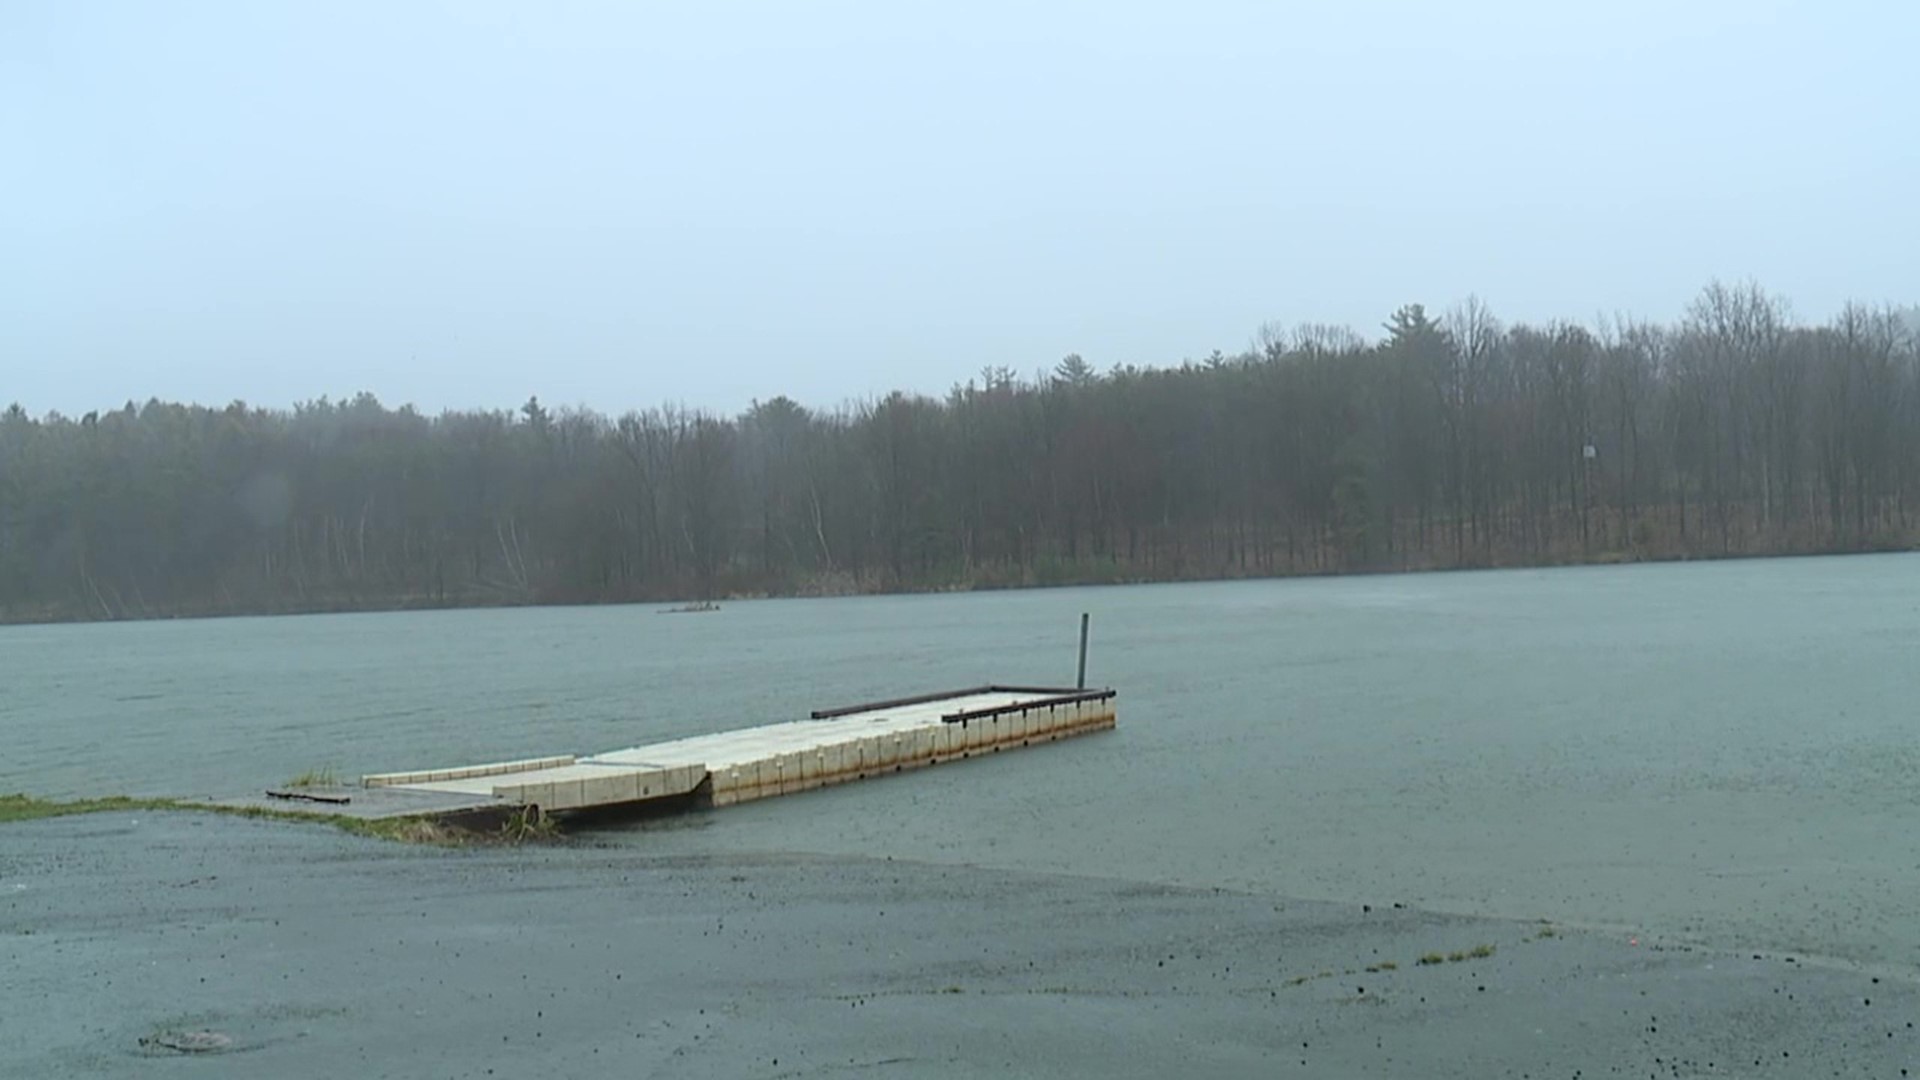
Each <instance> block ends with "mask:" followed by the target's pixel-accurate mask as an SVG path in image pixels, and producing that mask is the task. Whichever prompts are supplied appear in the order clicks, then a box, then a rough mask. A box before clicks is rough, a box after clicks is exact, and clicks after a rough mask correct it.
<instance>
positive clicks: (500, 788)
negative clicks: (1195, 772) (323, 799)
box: [361, 686, 1117, 813]
mask: <svg viewBox="0 0 1920 1080" xmlns="http://www.w3.org/2000/svg"><path fill="white" fill-rule="evenodd" d="M1116 719H1117V708H1116V700H1115V694H1114V692H1113V691H1112V690H1082V689H1073V690H1062V689H1053V688H1046V687H1018V686H981V687H974V688H971V689H967V690H958V691H951V692H947V693H938V694H925V695H921V696H918V697H911V698H900V699H897V700H893V701H881V702H872V703H869V704H864V705H854V706H849V707H846V708H839V709H822V710H817V711H815V712H814V713H813V714H812V715H811V716H810V717H809V718H807V719H805V720H793V721H789V722H786V723H778V724H769V725H766V726H763V727H753V728H744V729H741V730H737V731H725V732H719V733H717V734H712V735H697V736H693V737H691V738H685V739H674V740H672V741H669V742H660V743H653V744H651V745H647V746H635V747H629V748H627V749H624V750H613V751H609V752H606V753H602V754H593V755H590V756H586V757H575V756H572V755H561V756H558V757H550V758H536V759H530V760H525V761H508V762H498V763H494V764H488V765H470V766H463V767H457V768H446V769H428V770H420V771H415V772H405V773H380V774H375V775H371V776H366V777H363V778H362V780H361V784H362V785H363V786H364V787H366V788H378V789H384V790H386V791H388V792H390V793H391V794H393V795H398V794H400V793H401V792H403V791H404V792H413V793H417V794H419V795H422V796H427V795H434V796H439V797H448V798H455V797H457V798H462V799H473V800H487V801H492V802H496V803H507V804H512V805H516V806H521V807H529V808H537V809H538V810H539V811H540V812H543V813H544V812H556V813H565V812H570V811H579V810H590V809H597V808H601V807H617V806H618V807H624V806H633V807H640V806H644V805H645V804H648V803H654V802H660V801H663V800H675V799H677V800H683V801H691V802H693V803H695V804H697V805H706V806H729V805H732V804H734V803H740V802H747V801H750V800H753V799H764V798H769V797H771V796H775V795H788V794H793V793H795V792H800V791H808V790H811V789H813V788H818V787H825V786H827V785H829V784H841V783H846V782H848V781H852V780H864V779H867V778H869V777H875V776H881V775H885V774H888V773H896V772H904V771H906V770H909V769H917V768H922V767H925V766H928V765H936V764H939V763H941V762H945V761H955V760H959V759H963V758H969V757H974V756H976V755H981V754H991V753H998V752H1000V751H1002V750H1009V749H1018V748H1020V747H1026V746H1033V745H1036V744H1039V743H1046V742H1053V741H1055V740H1058V739H1064V738H1068V737H1071V736H1074V735H1081V734H1086V733H1088V732H1094V731H1103V730H1107V729H1110V728H1112V727H1113V726H1114V724H1115V722H1116Z"/></svg>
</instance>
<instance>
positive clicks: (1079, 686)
mask: <svg viewBox="0 0 1920 1080" xmlns="http://www.w3.org/2000/svg"><path fill="white" fill-rule="evenodd" d="M1090 617H1091V616H1090V614H1089V613H1088V612H1085V611H1083V612H1081V613H1080V674H1079V676H1078V678H1077V680H1076V681H1075V682H1074V684H1073V687H1074V689H1076V690H1085V689H1086V688H1087V620H1088V618H1090Z"/></svg>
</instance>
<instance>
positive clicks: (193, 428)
mask: <svg viewBox="0 0 1920 1080" xmlns="http://www.w3.org/2000/svg"><path fill="white" fill-rule="evenodd" d="M642 389H643V388H642ZM1916 508H1920V312H1915V311H1906V312H1901V311H1896V310H1892V309H1869V308H1865V307H1857V306H1855V307H1849V308H1847V309H1846V310H1844V311H1843V312H1842V313H1840V314H1839V315H1838V316H1837V317H1835V318H1834V319H1832V320H1831V321H1829V322H1827V323H1825V324H1824V325H1819V326H1807V325H1801V324H1798V323H1796V322H1795V321H1794V320H1793V319H1792V318H1791V316H1790V313H1789V310H1788V308H1787V306H1786V304H1785V303H1784V302H1783V301H1782V300H1781V299H1779V298H1777V297H1774V296H1771V295H1769V294H1767V293H1766V292H1764V291H1763V290H1761V289H1760V288H1758V287H1757V286H1753V285H1742V286H1726V285H1720V284H1714V285H1710V286H1709V287H1708V288H1707V289H1706V290H1704V291H1703V292H1702V293H1701V294H1700V295H1699V297H1698V298H1697V299H1696V300H1695V301H1694V302H1693V304H1692V305H1691V306H1690V308H1689V309H1688V312H1687V314H1686V316H1685V317H1684V318H1683V319H1682V320H1681V321H1680V322H1679V323H1677V324H1674V325H1658V324H1653V323H1647V322H1639V321H1634V320H1631V319H1621V320H1612V321H1603V322H1601V323H1599V324H1597V325H1591V326H1587V325H1580V324H1576V323H1562V322H1556V323H1550V324H1547V325H1540V326H1531V325H1511V326H1509V325H1504V324H1502V323H1501V322H1500V321H1499V320H1498V319H1496V318H1495V316H1494V314H1493V313H1492V311H1491V310H1489V309H1488V308H1487V307H1486V306H1485V305H1483V304H1481V303H1480V302H1478V301H1477V300H1468V301H1466V302H1464V303H1462V304H1459V305H1457V306H1455V307H1453V308H1451V309H1449V310H1447V311H1444V312H1430V311H1427V310H1425V309H1424V308H1422V307H1420V306H1419V305H1410V306H1408V307H1404V308H1402V309H1400V310H1399V311H1397V312H1394V313H1393V314H1392V316H1391V318H1390V319H1389V320H1388V322H1387V324H1386V325H1385V327H1384V334H1383V335H1382V336H1381V337H1380V339H1379V340H1378V341H1376V342H1371V343H1369V342H1367V341H1364V340H1363V339H1362V338H1361V337H1360V336H1358V335H1356V334H1354V333H1353V332H1351V331H1349V330H1346V329H1344V328H1337V327H1324V326H1303V327H1298V328H1288V329H1282V328H1276V327H1265V328H1262V329H1261V330H1260V331H1259V333H1258V334H1257V335H1256V336H1255V339H1254V341H1253V342H1252V343H1251V344H1250V345H1249V346H1248V347H1247V348H1246V349H1245V350H1243V351H1241V352H1238V353H1235V354H1233V355H1225V354H1222V353H1219V352H1215V353H1214V354H1213V355H1211V356H1209V357H1207V358H1206V359H1204V360H1201V361H1198V362H1191V361H1190V362H1185V363H1182V364H1180V365H1179V366H1177V367H1168V368H1134V367H1120V368H1114V369H1112V370H1105V371H1102V370H1099V369H1097V368H1096V367H1095V366H1094V365H1093V364H1091V363H1089V362H1088V361H1086V360H1084V359H1082V358H1081V357H1079V356H1068V357H1067V358H1065V359H1064V360H1062V361H1061V362H1060V363H1059V364H1058V365H1057V366H1055V367H1054V368H1053V369H1052V371H1050V372H1047V373H1045V374H1042V375H1039V376H1034V377H1021V376H1018V375H1016V374H1015V373H1014V372H1013V371H1011V370H1009V369H1005V368H989V369H987V370H986V371H984V372H982V373H981V374H979V375H978V376H976V377H975V378H973V379H970V380H969V381H968V382H966V383H965V384H962V385H959V386H956V387H954V388H953V389H952V390H951V391H950V392H949V393H948V394H947V395H946V396H945V397H944V398H943V399H934V398H929V397H922V396H917V395H912V394H905V393H895V394H892V395H890V396H888V397H886V398H883V399H880V400H874V401H868V402H865V403H861V404H858V405H853V406H847V407H843V408H839V409H834V410H830V411H820V410H812V409H808V408H804V407H802V406H801V405H799V404H796V403H795V402H792V401H790V400H788V399H786V398H784V397H777V398H774V399H772V400H770V401H765V402H759V403H756V404H755V405H754V406H753V407H752V408H750V409H749V410H747V411H746V412H745V413H744V414H742V415H740V416H737V417H723V416H715V415H711V414H707V413H703V412H700V411H697V410H688V409H683V408H676V407H666V408H659V409H651V410H647V411H644V412H633V413H628V414H626V415H624V416H620V417H608V416H602V415H599V414H597V413H593V412H586V411H578V410H571V409H561V410H557V411H555V410H549V409H548V408H547V407H545V406H543V405H541V404H540V403H539V402H538V401H537V400H531V401H528V402H527V403H526V404H525V405H524V406H522V407H520V408H519V409H518V410H515V411H497V412H449V413H444V414H442V415H439V416H425V415H422V414H420V413H418V412H416V411H415V410H413V409H412V408H409V407H401V408H398V409H390V408H387V407H385V406H383V405H382V404H381V403H380V402H378V401H377V400H376V399H375V398H373V397H371V396H369V395H365V394H363V395H360V396H358V397H355V398H353V399H352V400H349V401H343V402H331V401H328V400H325V399H322V400H320V401H316V402H311V403H307V404H302V405H298V406H295V407H294V408H293V409H292V410H290V411H286V410H269V409H260V408H251V407H248V406H245V405H242V404H238V403H236V404H233V405H230V406H227V407H225V408H206V407H201V406H194V405H179V404H168V403H163V402H158V401H152V402H148V403H147V404H145V405H144V406H139V405H134V404H131V403H130V404H128V405H127V406H126V407H125V408H124V409H120V410H116V411H111V412H105V413H98V414H95V413H89V414H87V415H86V416H84V417H81V418H78V419H74V418H67V417H62V416H58V415H51V416H47V417H42V418H36V417H33V416H30V415H28V414H27V413H26V412H24V411H23V410H22V409H21V408H20V407H19V406H14V407H13V408H11V409H9V410H8V411H6V412H5V413H4V414H0V618H6V619H12V620H24V619H61V618H123V617H143V616H156V615H166V614H212V613H238V612H279V611H314V610H342V609H358V608H382V607H401V606H429V605H465V604H518V603H573V602H599V601H623V600H640V599H666V598H712V597H723V596H729V595H741V594H747V595H757V594H820V593H842V592H854V591H873V590H885V589H928V588H980V587H998V586H1015V585H1032V584H1055V583H1067V582H1107V581H1135V580H1166V579H1181V578H1197V577H1234V576H1254V575H1279V574H1304V573H1329V572H1349V571H1363V570H1383V569H1419V568H1438V567H1467V566H1503V565H1521V564H1546V563H1562V562H1580V561H1612V560H1622V559H1653V558H1674V557H1697V556H1722V555H1740V554H1772V553H1787V552H1813V551H1854V550H1869V549H1890V548H1909V547H1912V546H1914V543H1915V540H1916V522H1915V519H1914V511H1915V509H1916Z"/></svg>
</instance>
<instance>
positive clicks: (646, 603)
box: [0, 545, 1920, 628]
mask: <svg viewBox="0 0 1920 1080" xmlns="http://www.w3.org/2000/svg"><path fill="white" fill-rule="evenodd" d="M1916 551H1920V547H1916V546H1911V545H1909V546H1899V545H1888V546H1883V547H1864V548H1834V549H1819V550H1805V551H1799V550H1795V551H1777V552H1766V553H1754V552H1732V553H1725V554H1721V553H1706V554H1695V553H1680V554H1671V555H1666V554H1663V555H1658V556H1646V557H1639V556H1633V555H1622V554H1620V553H1609V555H1608V556H1602V557H1595V558H1590V559H1571V560H1553V559H1548V560H1540V561H1518V562H1512V563H1503V564H1501V565H1497V566H1481V565H1450V566H1409V567H1391V566H1387V567H1372V568H1360V569H1348V570H1325V571H1301V572H1296V573H1250V574H1229V575H1208V574H1196V575H1191V576H1171V577H1142V578H1123V579H1112V578H1096V577H1082V578H1073V579H1070V580H1062V581H1048V582H1032V583H1015V584H1001V583H995V582H990V581H987V582H975V583H945V584H928V585H924V586H909V587H893V588H889V587H880V586H876V587H873V588H857V587H856V588H848V589H825V590H815V589H809V588H799V589H791V590H783V591H754V590H742V591H739V592H729V593H723V594H720V595H719V596H718V597H717V598H715V599H711V600H689V599H688V598H687V597H685V596H667V595H662V596H645V597H633V598H624V597H623V598H617V599H603V600H584V601H574V600H566V601H552V602H543V601H536V600H528V601H498V600H494V601H488V600H476V601H473V602H464V601H453V602H420V601H417V600H415V599H412V598H400V599H395V600H392V601H381V602H372V603H366V604H357V605H356V604H348V603H340V604H313V605H305V606H299V605H296V606H290V607H282V608H267V607H260V608H254V609H249V610H234V611H210V610H202V609H189V610H184V611H180V612H174V613H167V614H154V615H133V616H126V617H116V618H100V617H97V616H94V615H90V614H87V613H84V612H82V613H75V614H68V615H21V614H14V613H9V612H4V611H0V628H4V627H15V626H72V625H99V624H105V623H145V622H176V621H188V620H191V621H207V620H217V619H264V618H283V617H292V616H304V615H380V614H399V613H407V612H442V611H445V612H453V611H511V610H519V609H526V608H557V609H566V608H608V607H655V608H657V607H658V606H659V605H661V604H668V605H697V604H712V605H714V607H712V608H697V609H696V608H691V607H689V609H688V610H697V611H698V612H699V613H703V614H705V613H718V612H720V611H722V610H724V605H726V604H730V603H748V602H753V601H760V600H841V599H855V598H863V597H878V596H945V595H953V594H959V593H1003V592H1039V591H1048V590H1055V589H1089V588H1125V587H1134V586H1141V585H1207V584H1223V583H1229V582H1256V581H1300V580H1316V581H1320V580H1329V579H1338V578H1376V577H1405V576H1418V575H1425V574H1448V575H1451V574H1485V573H1503V572H1511V571H1525V570H1564V569H1575V568H1583V567H1630V566H1670V565H1684V564H1690V563H1729V562H1760V561H1770V560H1775V559H1785V560H1797V559H1831V558H1851V557H1856V556H1874V555H1904V554H1912V553H1914V552H1916ZM658 613H659V614H681V613H683V612H682V611H681V610H679V609H677V608H669V609H664V610H661V611H659V612H658Z"/></svg>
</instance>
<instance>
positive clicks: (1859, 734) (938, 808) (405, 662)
mask: <svg viewBox="0 0 1920 1080" xmlns="http://www.w3.org/2000/svg"><path fill="white" fill-rule="evenodd" d="M1083 610H1084V611H1090V612H1092V613H1093V627H1094V649H1093V660H1092V665H1091V679H1092V681H1095V682H1098V683H1106V684H1111V685H1113V686H1115V687H1117V688H1118V689H1120V691H1121V699H1120V728H1119V730H1117V731H1116V732H1114V733H1112V734H1107V735H1099V736H1094V737H1089V738H1085V739H1077V740H1072V741H1069V742H1066V743H1062V744H1059V745H1056V746H1051V747H1046V748H1042V749H1037V750H1034V751H1032V752H1025V753H1019V754H1003V755H999V756H997V757H994V758H991V759H988V760H985V761H979V762H968V763H965V764H961V765H955V766H953V767H950V768H948V767H943V768H939V769H934V770H930V771H926V772H922V773H919V774H913V775H909V776H904V777H900V778H897V779H889V780H886V781H883V782H876V783H867V784H855V785H851V786H848V787H844V788H839V789H832V790H827V791H822V792H816V793H812V794H809V795H805V796H798V797H791V798H786V799H778V800H772V801H769V802H764V803H758V804H751V805H747V806H742V807H737V808H732V809H728V810H726V811H722V812H716V813H712V814H707V815H701V816H698V817H696V818H693V819H689V820H687V821H683V822H679V823H676V824H675V825H674V826H673V827H669V828H660V827H650V828H640V829H634V830H632V831H629V832H626V833H622V834H618V835H615V836H614V837H613V838H612V839H613V841H614V842H620V843H634V844H643V845H649V846H653V847H657V848H659V849H660V850H663V851H675V852H681V851H734V852H741V851H810V852H823V853H859V854H870V855H876V856H891V857H895V858H909V859H923V860H932V861H937V862H953V863H976V864H984V865H995V866H1006V867H1016V868H1028V869H1044V870H1065V871H1069V872H1075V873H1082V874H1089V875H1097V876H1109V877H1119V878H1133V879H1143V880H1155V881H1167V882H1178V883H1183V884H1194V885H1215V886H1222V887H1230V888H1236V889H1253V890H1261V891H1270V892H1274V893H1279V894H1284V895H1289V896H1299V897H1305V898H1315V899H1333V900H1350V901H1353V902H1356V903H1358V902H1363V901H1364V902H1376V903H1385V902H1391V901H1402V902H1406V903H1410V904H1417V905H1421V906H1426V907H1432V908H1437V909H1442V910H1451V911H1462V912H1476V913H1487V914H1495V915H1506V916H1514V917H1522V918H1551V919H1555V920H1561V921H1571V922H1582V923H1592V924H1601V925H1609V926H1621V927H1633V928H1640V929H1643V930H1645V931H1647V932H1658V933H1664V934H1670V935H1675V936H1680V937H1692V938H1697V939H1699V940H1703V941H1710V942H1715V943H1719V944H1737V945H1740V946H1742V947H1745V946H1747V945H1752V946H1754V947H1761V946H1765V947H1767V948H1779V949H1795V950H1802V951H1806V952H1810V953H1820V954H1828V955H1835V956H1842V957H1847V958H1852V959H1856V960H1862V961H1872V962H1882V963H1899V964H1911V963H1913V962H1915V961H1920V917H1916V916H1920V901H1917V900H1916V899H1915V897H1920V828H1916V826H1920V737H1917V733H1916V729H1917V728H1920V710H1916V707H1915V701H1916V690H1920V678H1917V677H1916V675H1915V672H1916V671H1920V556H1914V555H1892V556H1870V557H1866V556H1863V557H1852V558H1836V559H1796V560H1769V561H1751V562H1727V563H1713V564H1698V563H1696V564H1676V565H1660V566H1633V567H1605V568H1601V567H1593V568H1577V569H1559V570H1541V571H1510V572H1493V573H1471V574H1440V575H1411V576H1394V577H1371V578H1345V579H1319V580H1294V581H1270V582H1237V583H1220V584H1200V585H1158V586H1137V587H1125V588H1103V589H1071V590H1047V591H1033V592H1018V593H986V594H970V595H948V596H911V597H873V598H858V599H842V600H781V601H765V602H758V603H736V604H728V605H726V606H725V608H724V610H722V611H721V612H718V613H715V614H705V615H674V616H665V615H662V614H660V613H659V612H658V611H657V610H655V609H653V608H650V607H603V608H547V609H520V610H499V611H460V612H430V613H405V614H381V615H329V616H304V617H295V618H266V619H230V620H208V621H177V622H151V623H129V624H111V625H86V626H45V627H16V628H0V739H4V746H5V752H4V755H3V756H0V791H8V790H25V791H30V792H34V793H38V794H45V795H77V794H100V793H108V792H123V791H124V792H137V793H156V794H189V795H190V794H232V793H235V792H240V791H247V790H251V789H253V788H255V787H259V786H262V785H266V784H272V783H278V782H281V781H284V780H285V779H287V778H288V777H290V776H291V775H293V774H294V773H297V772H300V771H302V770H304V769H308V768H313V767H321V766H329V767H333V768H335V769H337V770H338V771H339V772H340V773H341V774H342V775H357V774H358V773H360V772H363V771H377V770H388V769H404V768H412V767H419V766H427V765H436V764H442V763H455V764H457V763H461V762H466V761H478V760H494V759H499V758H507V757H515V756H532V755H538V754H547V753H555V752H567V751H576V752H592V751H597V750H604V749H610V748H613V747H618V746H624V745H630V744H634V743H641V742H647V741H653V740H657V739H663V738H670V737H674V736H679V735H687V734H695V733H699V732H705V731H714V730H720V729H724V728H729V727H735V726H741V725H745V724H752V723H759V722H764V721H768V720H775V719H789V718H793V717H795V716H798V715H802V714H804V712H805V711H806V710H807V709H810V708H815V707H821V706H825V705H834V704H844V703H848V702H851V701H855V700H862V699H866V698H871V697H878V696H888V695H892V694H896V693H901V692H911V691H917V690H922V689H928V688H936V687H943V686H948V685H953V686H958V685H965V684H970V683H976V682H981V681H987V680H1020V681H1044V682H1059V681H1063V680H1070V679H1071V678H1072V674H1073V663H1074V656H1073V649H1074V637H1075V634H1076V632H1077V625H1078V616H1079V613H1080V612H1081V611H1083ZM3 843H4V837H0V844H3Z"/></svg>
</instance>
